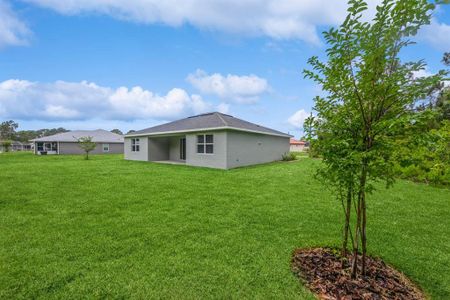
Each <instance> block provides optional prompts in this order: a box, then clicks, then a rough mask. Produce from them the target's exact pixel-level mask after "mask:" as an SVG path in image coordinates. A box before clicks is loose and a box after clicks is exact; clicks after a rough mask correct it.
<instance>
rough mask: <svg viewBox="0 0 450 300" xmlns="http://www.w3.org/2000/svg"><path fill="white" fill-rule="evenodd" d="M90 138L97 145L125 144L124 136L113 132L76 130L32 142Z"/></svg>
mask: <svg viewBox="0 0 450 300" xmlns="http://www.w3.org/2000/svg"><path fill="white" fill-rule="evenodd" d="M86 136H90V137H92V141H93V142H96V143H123V136H122V135H119V134H115V133H113V132H110V131H107V130H103V129H97V130H74V131H69V132H63V133H58V134H55V135H50V136H44V137H41V138H37V139H33V140H31V141H32V142H77V139H79V138H81V137H86Z"/></svg>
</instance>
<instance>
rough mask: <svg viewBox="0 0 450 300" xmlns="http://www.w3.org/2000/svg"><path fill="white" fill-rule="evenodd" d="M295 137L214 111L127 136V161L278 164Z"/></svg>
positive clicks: (212, 165)
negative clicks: (274, 162) (291, 138)
mask: <svg viewBox="0 0 450 300" xmlns="http://www.w3.org/2000/svg"><path fill="white" fill-rule="evenodd" d="M290 137H291V136H290V135H288V134H285V133H283V132H279V131H276V130H273V129H270V128H266V127H263V126H259V125H256V124H253V123H250V122H247V121H244V120H241V119H238V118H234V117H232V116H230V115H226V114H222V113H218V112H213V113H207V114H201V115H197V116H192V117H189V118H186V119H181V120H178V121H174V122H170V123H166V124H162V125H159V126H155V127H151V128H147V129H143V130H139V131H136V132H133V133H130V134H127V135H126V136H125V159H128V160H142V161H156V162H172V163H184V164H186V165H190V166H202V167H210V168H220V169H230V168H235V167H240V166H248V165H254V164H260V163H266V162H271V161H277V160H280V159H281V158H282V155H283V154H285V153H287V152H289V138H290Z"/></svg>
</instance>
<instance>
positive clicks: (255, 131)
mask: <svg viewBox="0 0 450 300" xmlns="http://www.w3.org/2000/svg"><path fill="white" fill-rule="evenodd" d="M213 130H236V131H243V132H251V133H259V134H265V135H274V136H281V137H286V138H287V137H293V136H292V135H289V134H277V133H269V132H264V131H258V130H251V129H243V128H236V127H230V126H222V127H211V128H196V129H186V130H173V131H161V132H154V133H138V134H132V133H131V134H127V135H125V137H127V138H128V137H136V136H158V135H165V134H174V133H186V132H201V131H213Z"/></svg>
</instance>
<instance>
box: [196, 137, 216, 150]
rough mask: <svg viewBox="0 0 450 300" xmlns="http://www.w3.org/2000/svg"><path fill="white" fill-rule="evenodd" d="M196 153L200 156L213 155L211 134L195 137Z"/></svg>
mask: <svg viewBox="0 0 450 300" xmlns="http://www.w3.org/2000/svg"><path fill="white" fill-rule="evenodd" d="M197 153H200V154H213V153H214V135H212V134H200V135H197Z"/></svg>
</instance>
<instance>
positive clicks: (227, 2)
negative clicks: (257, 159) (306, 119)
mask: <svg viewBox="0 0 450 300" xmlns="http://www.w3.org/2000/svg"><path fill="white" fill-rule="evenodd" d="M26 1H28V2H30V3H34V4H36V5H40V6H43V7H47V8H50V9H53V10H56V11H58V12H59V13H62V14H67V15H75V14H86V13H95V14H102V15H110V16H112V17H114V18H117V19H122V20H130V21H134V22H140V23H146V24H151V23H162V24H166V25H169V26H181V25H183V24H190V25H193V26H196V27H198V28H202V29H207V30H215V31H222V32H228V33H240V34H244V35H251V36H268V37H271V38H274V39H300V40H303V41H306V42H309V43H312V44H319V43H320V42H319V37H318V34H317V27H318V26H328V25H336V24H339V23H341V22H342V21H343V20H344V18H345V16H346V9H347V1H333V3H332V4H330V1H329V0H183V1H179V0H164V1H161V0H128V1H121V0H78V1H77V0H65V1H61V0H26ZM368 2H369V3H371V4H373V3H377V2H379V0H369V1H368ZM371 6H373V5H371ZM373 11H374V9H371V14H373V13H372V12H373Z"/></svg>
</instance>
